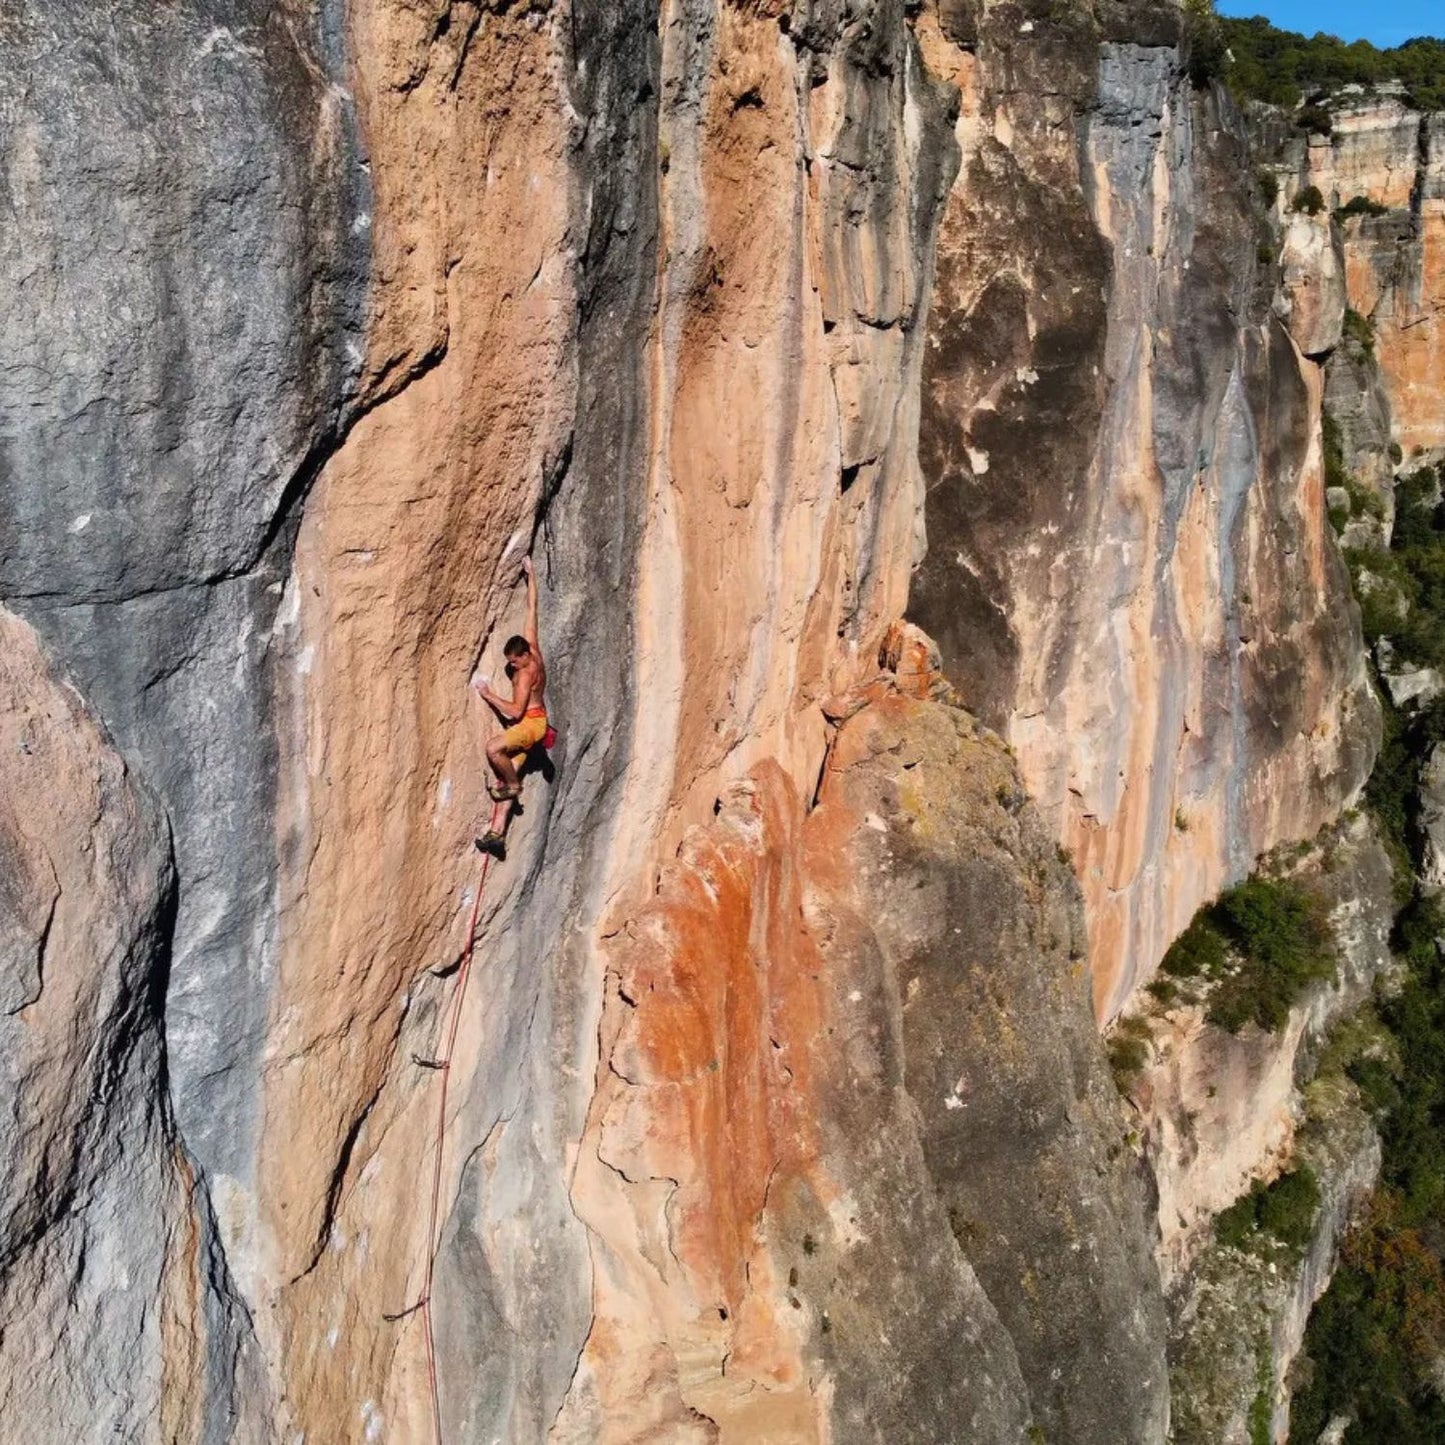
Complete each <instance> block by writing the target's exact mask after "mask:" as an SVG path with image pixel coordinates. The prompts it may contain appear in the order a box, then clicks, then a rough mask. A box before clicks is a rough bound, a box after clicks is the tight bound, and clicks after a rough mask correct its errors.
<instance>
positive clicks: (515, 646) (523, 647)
mask: <svg viewBox="0 0 1445 1445" xmlns="http://www.w3.org/2000/svg"><path fill="white" fill-rule="evenodd" d="M531 650H532V644H531V643H530V642H528V641H527V639H526V638H525V637H522V636H521V635H520V634H513V635H512V636H511V637H509V638H508V639H507V645H506V646H505V647H504V648H503V649H502V656H503V657H511V658H517V657H525V656H526V655H527V654H528V653H529V652H530V651H531Z"/></svg>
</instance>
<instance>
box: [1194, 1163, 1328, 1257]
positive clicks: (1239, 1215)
mask: <svg viewBox="0 0 1445 1445" xmlns="http://www.w3.org/2000/svg"><path fill="white" fill-rule="evenodd" d="M1319 1212H1320V1184H1319V1180H1318V1179H1317V1178H1316V1177H1315V1172H1314V1170H1313V1169H1311V1168H1310V1167H1309V1166H1308V1165H1307V1164H1304V1165H1301V1166H1300V1167H1299V1168H1298V1169H1292V1170H1290V1172H1289V1173H1287V1174H1281V1175H1280V1176H1279V1178H1278V1179H1276V1180H1275V1181H1274V1183H1273V1184H1262V1183H1256V1184H1255V1186H1254V1187H1253V1188H1252V1189H1251V1190H1250V1191H1249V1193H1248V1194H1246V1195H1244V1196H1243V1198H1241V1199H1236V1200H1235V1202H1234V1203H1233V1204H1231V1205H1230V1206H1229V1208H1228V1209H1226V1210H1225V1211H1224V1212H1223V1213H1222V1214H1218V1215H1216V1216H1215V1219H1214V1237H1215V1238H1216V1239H1218V1240H1219V1242H1220V1243H1221V1244H1227V1245H1230V1246H1231V1247H1232V1248H1234V1249H1246V1250H1250V1251H1252V1252H1255V1253H1258V1252H1260V1251H1266V1252H1267V1251H1269V1250H1270V1249H1272V1248H1273V1247H1274V1246H1277V1245H1278V1246H1283V1247H1284V1248H1285V1249H1286V1250H1288V1251H1289V1253H1290V1254H1291V1255H1293V1256H1294V1257H1295V1258H1298V1257H1299V1256H1300V1255H1302V1254H1303V1253H1304V1251H1305V1250H1306V1249H1307V1248H1308V1247H1309V1243H1310V1240H1311V1239H1313V1238H1314V1230H1315V1220H1316V1219H1317V1218H1318V1216H1319Z"/></svg>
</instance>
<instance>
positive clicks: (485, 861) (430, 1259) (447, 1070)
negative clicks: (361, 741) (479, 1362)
mask: <svg viewBox="0 0 1445 1445" xmlns="http://www.w3.org/2000/svg"><path fill="white" fill-rule="evenodd" d="M501 811H502V804H500V803H498V804H496V805H495V806H494V807H493V808H492V821H491V825H490V826H491V828H492V829H493V831H495V829H496V826H497V814H498V813H500V812H501ZM491 866H492V855H491V854H490V853H484V854H482V872H481V877H480V878H478V880H477V892H476V897H474V898H473V899H472V914H471V918H470V919H469V920H468V922H467V939H466V945H465V946H464V948H463V949H462V965H461V968H460V969H459V970H458V972H457V982H456V987H455V988H453V990H452V1006H451V1016H450V1017H449V1018H448V1020H447V1026H446V1033H445V1035H444V1040H445V1041H444V1043H443V1046H442V1052H441V1054H440V1055H439V1056H438V1057H437V1058H435V1059H423V1058H418V1057H417V1056H416V1055H413V1056H412V1057H413V1059H415V1061H416V1062H417V1063H418V1064H420V1065H421V1066H422V1067H423V1068H428V1069H436V1070H438V1071H439V1072H440V1074H441V1076H442V1082H441V1101H440V1103H439V1104H438V1105H437V1129H436V1147H435V1149H434V1150H433V1151H432V1155H433V1157H432V1176H431V1209H430V1211H429V1212H428V1215H427V1227H426V1272H425V1274H424V1275H423V1277H422V1288H421V1300H420V1301H419V1303H418V1305H416V1306H414V1308H419V1309H420V1311H421V1318H422V1331H423V1333H424V1335H425V1337H426V1374H427V1384H428V1386H429V1387H430V1390H431V1418H432V1433H433V1436H434V1439H435V1445H442V1404H441V1393H440V1391H439V1390H438V1388H437V1354H436V1339H435V1336H434V1335H433V1333H432V1317H431V1296H432V1281H433V1279H434V1277H435V1274H436V1258H437V1250H438V1248H439V1247H440V1242H439V1241H438V1239H437V1214H438V1213H439V1211H440V1208H441V1193H442V1152H443V1149H444V1147H445V1145H446V1133H447V1085H448V1083H449V1082H450V1080H451V1073H452V1051H453V1049H454V1048H455V1047H456V1042H457V1028H458V1025H459V1024H460V1022H461V1017H462V1005H463V1003H465V1002H466V997H467V980H468V979H469V978H470V977H471V972H472V955H473V952H474V950H475V945H476V941H477V918H478V916H479V915H480V913H481V908H482V891H483V890H484V889H485V888H486V886H487V873H488V871H489V870H490V869H491Z"/></svg>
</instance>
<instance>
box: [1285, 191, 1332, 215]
mask: <svg viewBox="0 0 1445 1445" xmlns="http://www.w3.org/2000/svg"><path fill="white" fill-rule="evenodd" d="M1289 208H1290V210H1292V211H1301V212H1303V213H1304V214H1305V215H1306V216H1318V215H1319V213H1320V212H1321V211H1322V210H1324V208H1325V198H1324V197H1323V196H1322V195H1321V194H1320V188H1319V187H1318V186H1306V187H1305V188H1304V190H1302V191H1301V192H1300V193H1299V194H1298V195H1297V196H1296V197H1295V198H1294V200H1292V201H1291V202H1290V203H1289Z"/></svg>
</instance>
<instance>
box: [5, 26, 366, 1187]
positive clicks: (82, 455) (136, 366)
mask: <svg viewBox="0 0 1445 1445" xmlns="http://www.w3.org/2000/svg"><path fill="white" fill-rule="evenodd" d="M322 23H323V25H324V24H326V23H329V17H328V16H323V17H322ZM324 48H325V39H324V36H323V35H321V34H320V33H317V32H316V31H315V29H314V27H313V26H312V25H308V24H303V23H302V22H301V20H300V18H299V17H296V16H291V15H289V14H287V13H286V12H285V11H284V10H283V9H281V8H279V7H276V6H271V5H265V4H244V3H243V4H240V5H236V4H210V3H195V4H187V5H179V6H167V7H161V8H157V7H155V6H152V5H149V4H144V3H136V4H122V5H118V6H111V7H106V8H105V9H104V10H103V11H102V10H97V9H94V8H91V9H86V8H85V7H80V8H73V7H59V6H52V5H43V4H36V3H29V0H27V3H23V4H21V5H20V6H19V7H18V8H12V9H11V10H10V12H9V13H8V14H7V16H6V17H5V18H4V19H0V65H3V67H4V69H5V70H6V71H7V73H13V74H20V73H24V74H26V75H27V78H28V79H27V84H26V86H25V87H24V88H23V89H13V88H12V89H10V90H8V91H7V92H6V93H5V95H4V96H3V97H0V176H3V185H4V187H5V191H6V200H7V205H8V211H9V214H10V215H11V216H12V218H13V224H10V225H7V226H6V227H5V228H4V230H3V231H0V294H3V295H4V296H5V297H6V304H5V306H4V308H3V310H0V342H3V349H4V352H5V354H6V355H8V356H9V357H10V358H11V361H10V363H9V364H8V365H5V366H3V367H0V597H3V598H5V599H7V600H9V601H10V602H11V603H12V605H15V606H17V607H18V608H20V609H21V610H23V611H24V612H25V613H26V615H28V616H29V617H31V618H32V619H33V620H34V622H35V624H36V626H37V627H38V628H39V629H40V631H41V632H42V634H43V635H44V636H45V637H46V639H47V641H48V642H49V644H50V647H51V650H52V652H53V654H54V655H55V656H56V657H58V658H60V659H62V660H63V663H64V665H65V667H66V668H67V669H68V670H69V672H70V673H71V675H72V676H73V677H74V678H75V679H76V681H77V683H78V684H79V685H80V686H81V688H82V689H83V691H84V692H85V694H86V696H87V697H88V698H90V699H91V701H92V702H93V703H94V705H95V706H96V707H98V708H99V710H100V711H101V713H102V715H103V716H104V718H105V721H106V724H107V726H108V727H109V728H110V729H111V731H112V732H113V734H114V736H115V737H116V739H117V741H118V742H119V744H120V746H121V748H122V749H123V751H124V752H125V754H126V756H127V757H128V758H129V759H130V761H131V762H132V763H133V764H135V765H136V766H137V767H138V768H139V769H140V771H141V773H142V775H143V776H144V777H145V778H146V780H147V782H148V783H149V785H150V786H151V787H152V788H154V789H155V790H156V792H157V793H158V794H159V796H160V797H161V799H162V801H163V802H164V804H165V806H166V809H167V812H168V814H169V816H170V819H171V826H172V828H173V830H174V832H175V838H176V845H177V847H176V855H177V860H178V865H179V872H180V892H179V903H178V913H177V918H176V931H175V939H174V953H173V956H172V964H171V981H170V995H169V999H168V1008H167V1011H166V1026H167V1032H168V1036H169V1043H170V1060H169V1067H170V1072H171V1077H172V1079H173V1082H174V1086H175V1088H174V1096H175V1101H176V1108H177V1114H178V1118H179V1120H180V1123H181V1126H182V1128H183V1131H184V1133H185V1136H186V1141H187V1146H188V1147H189V1148H190V1149H191V1150H192V1151H193V1153H194V1155H195V1157H196V1158H197V1159H198V1160H199V1161H200V1162H201V1163H202V1164H203V1166H204V1167H205V1168H206V1169H207V1170H209V1171H214V1172H217V1173H221V1174H229V1173H233V1172H234V1173H243V1172H244V1171H245V1168H246V1165H245V1163H244V1160H245V1157H246V1154H247V1152H248V1149H249V1147H250V1142H251V1137H252V1127H253V1122H254V1121H253V1119H252V1117H251V1115H252V1109H253V1105H252V1103H251V1102H250V1096H251V1095H252V1094H253V1093H254V1088H255V1078H254V1066H255V1060H256V1058H257V1057H258V1050H259V1045H260V1030H261V1026H262V1022H263V1020H264V1015H265V1008H266V978H267V973H268V970H269V968H270V966H271V949H272V937H271V935H272V932H273V925H272V923H271V921H270V920H271V910H272V898H271V894H272V892H273V889H274V882H273V880H274V873H275V866H274V853H273V846H272V833H273V827H272V823H271V812H272V807H271V797H272V793H273V791H274V772H275V765H274V748H273V745H272V742H271V735H272V727H271V722H270V719H269V714H270V710H271V703H270V689H269V684H268V682H267V648H268V638H269V634H270V630H271V625H272V619H273V618H274V615H275V612H276V606H277V603H278V601H279V596H280V579H281V577H282V576H284V570H285V565H286V548H287V518H288V508H289V507H290V505H291V504H292V503H293V502H294V501H295V500H296V499H297V498H298V497H299V496H300V495H301V494H302V493H303V492H304V489H305V486H306V484H307V482H308V480H309V476H310V472H311V468H312V460H311V459H312V457H313V456H314V454H315V453H316V452H317V451H318V449H320V448H322V447H323V446H324V445H325V443H326V441H327V439H328V438H329V437H331V436H332V435H334V434H335V432H336V430H337V428H338V427H339V425H340V424H341V422H342V416H343V409H344V405H345V400H346V397H347V395H348V392H349V389H350V385H351V379H352V377H353V376H354V374H355V372H356V369H357V366H358V364H359V361H360V357H361V350H360V344H361V343H360V326H361V319H362V318H361V307H362V304H363V298H364V274H365V256H366V249H367V236H366V225H367V222H368V216H367V212H368V209H369V201H368V198H367V188H366V178H365V173H364V171H363V170H362V169H361V167H360V165H359V161H358V158H357V156H356V154H355V140H354V136H353V135H352V133H351V127H352V123H351V116H350V109H349V105H348V102H347V100H346V98H345V97H344V95H343V94H342V93H341V92H339V91H338V90H335V89H334V88H332V87H331V86H330V85H329V84H328V83H327V81H326V78H325V74H324V63H325V57H323V55H322V51H323V50H324Z"/></svg>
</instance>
